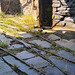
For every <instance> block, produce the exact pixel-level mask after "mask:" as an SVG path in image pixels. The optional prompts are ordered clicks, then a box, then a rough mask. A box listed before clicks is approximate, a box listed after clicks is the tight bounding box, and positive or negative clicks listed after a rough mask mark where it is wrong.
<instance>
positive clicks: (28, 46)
mask: <svg viewBox="0 0 75 75" xmlns="http://www.w3.org/2000/svg"><path fill="white" fill-rule="evenodd" d="M18 41H19V42H21V43H23V44H24V45H25V47H27V48H30V47H31V45H30V44H28V43H26V42H25V41H22V40H18Z"/></svg>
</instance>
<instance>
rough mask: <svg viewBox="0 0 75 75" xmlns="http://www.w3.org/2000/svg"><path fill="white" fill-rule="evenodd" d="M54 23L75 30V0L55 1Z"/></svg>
mask: <svg viewBox="0 0 75 75" xmlns="http://www.w3.org/2000/svg"><path fill="white" fill-rule="evenodd" d="M53 16H54V17H55V18H54V21H55V22H58V21H59V23H58V24H60V25H67V26H69V27H73V28H75V0H53Z"/></svg>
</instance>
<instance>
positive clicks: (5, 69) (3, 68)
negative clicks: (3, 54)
mask: <svg viewBox="0 0 75 75" xmlns="http://www.w3.org/2000/svg"><path fill="white" fill-rule="evenodd" d="M0 75H18V74H17V73H16V72H14V71H13V70H12V69H11V68H10V67H9V66H8V65H7V64H6V63H5V62H4V61H2V59H1V58H0Z"/></svg>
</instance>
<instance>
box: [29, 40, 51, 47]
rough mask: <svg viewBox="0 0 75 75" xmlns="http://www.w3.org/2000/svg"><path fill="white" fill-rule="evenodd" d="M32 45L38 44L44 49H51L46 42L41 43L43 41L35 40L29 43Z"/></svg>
mask: <svg viewBox="0 0 75 75" xmlns="http://www.w3.org/2000/svg"><path fill="white" fill-rule="evenodd" d="M29 42H30V43H32V44H37V45H39V46H41V47H43V48H50V47H51V44H50V43H48V42H46V41H41V40H33V41H29Z"/></svg>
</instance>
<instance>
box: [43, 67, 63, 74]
mask: <svg viewBox="0 0 75 75" xmlns="http://www.w3.org/2000/svg"><path fill="white" fill-rule="evenodd" d="M44 71H45V72H46V73H48V75H64V74H63V73H62V72H61V71H60V70H59V69H57V68H56V67H52V66H48V67H47V68H44Z"/></svg>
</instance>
